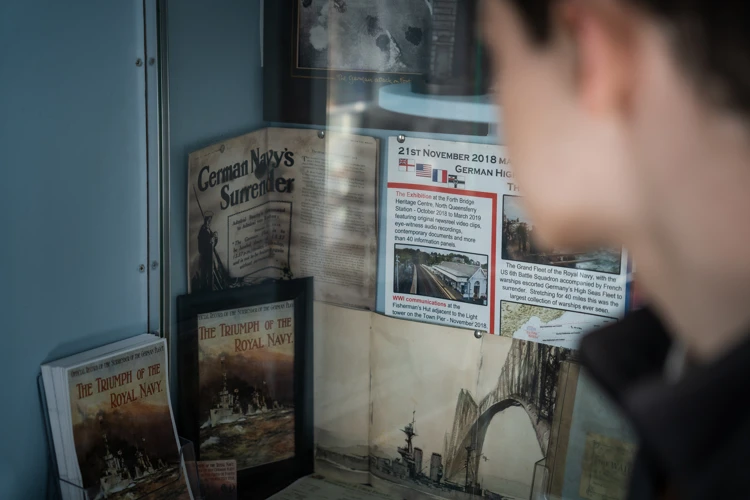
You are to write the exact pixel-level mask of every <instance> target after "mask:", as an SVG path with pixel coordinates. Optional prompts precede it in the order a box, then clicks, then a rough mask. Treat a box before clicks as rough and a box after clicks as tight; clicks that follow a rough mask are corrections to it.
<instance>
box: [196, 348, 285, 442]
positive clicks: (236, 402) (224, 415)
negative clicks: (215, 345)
mask: <svg viewBox="0 0 750 500" xmlns="http://www.w3.org/2000/svg"><path fill="white" fill-rule="evenodd" d="M220 359H221V368H222V372H223V375H222V376H223V385H222V388H221V390H220V391H219V393H218V397H217V402H216V405H215V406H214V407H213V408H211V410H210V412H209V424H210V425H211V427H216V426H218V425H221V424H229V423H232V422H237V421H238V420H242V419H244V417H245V416H250V415H258V414H263V413H269V412H276V413H279V412H283V411H286V410H287V408H285V407H284V405H283V404H281V403H279V402H278V401H277V400H275V399H273V398H271V396H270V394H269V390H268V384H267V383H266V381H265V380H264V381H263V383H262V385H261V387H260V388H256V389H253V390H252V391H251V392H250V394H249V401H248V403H247V407H246V409H245V411H244V412H243V410H242V408H243V405H242V403H241V402H240V394H239V392H240V391H239V390H238V389H234V390H233V391H232V392H230V391H229V389H228V386H227V370H226V366H225V361H226V356H224V355H223V354H222V355H221V358H220Z"/></svg>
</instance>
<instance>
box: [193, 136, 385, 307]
mask: <svg viewBox="0 0 750 500" xmlns="http://www.w3.org/2000/svg"><path fill="white" fill-rule="evenodd" d="M377 170H378V140H377V139H375V138H372V137H364V136H355V135H347V134H337V133H333V132H327V133H326V134H325V136H324V137H321V136H320V135H319V133H318V132H317V131H315V130H301V129H282V128H267V129H262V130H258V131H256V132H252V133H249V134H246V135H242V136H240V137H236V138H234V139H230V140H227V141H225V142H222V143H220V144H215V145H213V146H209V147H207V148H204V149H201V150H200V151H196V152H194V153H192V154H191V155H190V158H189V182H188V200H189V201H188V231H187V234H188V242H187V247H188V270H187V271H188V283H189V291H190V292H197V291H206V290H220V289H225V288H232V287H239V286H245V285H252V284H257V283H261V282H263V281H266V280H268V279H279V278H285V279H291V278H293V277H307V276H313V277H314V278H315V295H316V299H317V300H321V301H325V302H331V303H335V304H340V305H346V306H350V307H357V308H364V309H370V310H372V309H374V306H375V289H376V279H377V277H376V259H377V182H376V180H377Z"/></svg>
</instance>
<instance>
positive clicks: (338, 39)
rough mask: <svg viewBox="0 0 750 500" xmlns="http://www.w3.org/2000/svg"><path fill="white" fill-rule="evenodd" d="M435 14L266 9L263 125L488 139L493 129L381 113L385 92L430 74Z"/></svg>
mask: <svg viewBox="0 0 750 500" xmlns="http://www.w3.org/2000/svg"><path fill="white" fill-rule="evenodd" d="M432 11H433V6H432V4H431V2H426V1H425V0H383V1H378V2H371V1H369V0H277V1H273V2H265V4H264V21H263V23H264V27H263V33H264V36H263V75H264V76H263V78H264V88H265V89H266V94H265V97H264V118H265V120H267V121H269V122H277V123H298V124H305V125H325V126H337V125H346V126H349V127H352V126H353V127H359V128H375V129H386V130H399V131H417V132H429V133H445V134H461V135H478V136H486V135H487V134H488V133H489V125H488V124H487V123H473V122H466V121H453V120H442V119H434V118H426V117H423V116H413V115H408V114H402V113H396V112H392V111H388V110H385V109H383V108H381V107H379V106H378V95H379V92H380V89H381V88H382V87H384V86H386V85H397V84H411V83H412V81H413V80H414V79H415V78H417V77H419V76H420V75H422V74H424V72H425V71H426V70H427V68H428V65H429V61H430V48H429V45H430V44H429V37H430V36H431V28H432V23H433V21H432V20H433V12H432Z"/></svg>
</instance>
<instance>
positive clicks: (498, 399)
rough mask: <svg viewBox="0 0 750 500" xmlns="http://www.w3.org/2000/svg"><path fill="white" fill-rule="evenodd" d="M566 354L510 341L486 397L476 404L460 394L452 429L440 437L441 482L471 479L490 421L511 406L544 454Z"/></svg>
mask: <svg viewBox="0 0 750 500" xmlns="http://www.w3.org/2000/svg"><path fill="white" fill-rule="evenodd" d="M567 355H568V351H566V350H565V349H561V348H559V347H551V346H548V345H545V344H538V343H535V342H525V341H521V340H513V344H512V346H511V350H510V353H509V354H508V357H507V358H506V361H505V365H504V366H503V369H502V371H501V373H500V377H499V378H498V381H497V385H496V386H495V388H494V389H493V390H492V391H491V392H490V393H489V394H487V395H486V396H484V397H483V398H482V399H481V400H480V401H479V402H478V403H477V402H476V401H475V399H474V397H473V396H472V395H471V393H470V392H469V391H467V390H465V389H464V390H461V392H460V393H459V395H458V401H457V402H456V413H455V418H454V421H453V428H452V429H451V431H450V432H449V433H446V436H445V455H446V461H445V477H446V478H447V479H453V478H458V477H463V476H464V475H468V476H469V477H474V478H476V477H477V472H478V470H479V462H480V458H481V457H482V447H483V445H484V440H485V436H486V435H487V429H488V428H489V426H490V423H491V422H492V418H493V417H494V416H495V415H497V414H498V413H500V412H502V411H503V410H506V409H508V408H510V407H513V406H520V407H522V408H523V409H524V410H525V411H526V413H527V414H528V416H529V419H530V420H531V424H532V426H533V427H534V431H535V433H536V438H537V441H538V442H539V448H540V450H541V452H542V455H545V456H546V454H547V447H548V445H549V438H550V431H551V426H552V418H553V416H554V411H555V400H556V398H557V383H558V378H559V375H560V367H561V364H562V362H563V361H564V360H565V358H566V356H567ZM467 464H468V465H469V466H468V468H467ZM467 469H468V470H467ZM469 480H471V479H469Z"/></svg>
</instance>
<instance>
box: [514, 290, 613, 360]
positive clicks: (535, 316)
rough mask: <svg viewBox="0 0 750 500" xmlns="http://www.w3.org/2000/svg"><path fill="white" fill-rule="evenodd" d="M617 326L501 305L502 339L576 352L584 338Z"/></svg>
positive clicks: (545, 309) (581, 315)
mask: <svg viewBox="0 0 750 500" xmlns="http://www.w3.org/2000/svg"><path fill="white" fill-rule="evenodd" d="M615 322H617V320H616V319H615V318H607V317H604V316H594V315H591V314H584V313H578V312H573V311H564V310H562V309H552V308H549V307H542V306H535V305H531V304H519V303H517V302H508V301H505V300H503V301H501V302H500V335H502V336H503V337H512V338H517V339H522V340H529V341H532V342H541V343H543V344H550V345H555V346H559V347H565V348H568V349H575V348H576V347H577V346H578V341H579V339H580V337H581V336H582V335H583V334H585V333H588V332H590V331H593V330H598V329H600V328H603V327H605V326H607V325H609V324H612V323H615Z"/></svg>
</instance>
